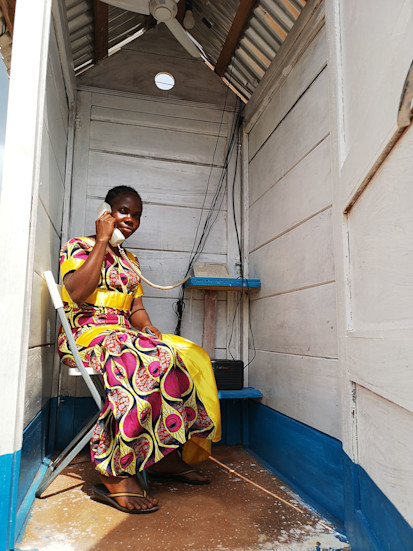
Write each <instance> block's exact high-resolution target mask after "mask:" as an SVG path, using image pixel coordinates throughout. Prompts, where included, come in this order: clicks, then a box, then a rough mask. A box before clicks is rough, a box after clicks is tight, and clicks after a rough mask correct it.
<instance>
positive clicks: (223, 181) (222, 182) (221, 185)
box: [174, 90, 241, 335]
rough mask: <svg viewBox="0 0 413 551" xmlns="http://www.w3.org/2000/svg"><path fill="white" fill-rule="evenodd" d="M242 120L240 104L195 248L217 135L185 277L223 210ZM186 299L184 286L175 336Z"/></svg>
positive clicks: (178, 301) (179, 300) (178, 303)
mask: <svg viewBox="0 0 413 551" xmlns="http://www.w3.org/2000/svg"><path fill="white" fill-rule="evenodd" d="M227 95H228V90H227V94H226V99H225V105H224V109H223V112H222V117H221V123H220V127H219V128H221V125H222V120H223V116H224V113H225V107H226V101H227ZM238 101H239V100H238ZM240 120H241V110H240V106H239V103H238V109H237V111H236V114H235V115H234V117H233V120H232V127H231V132H230V138H229V142H228V147H227V151H226V155H225V160H224V164H223V167H222V171H221V175H220V178H219V181H218V185H217V188H216V190H215V193H214V196H213V198H212V201H211V204H210V206H209V209H208V213H207V216H206V218H205V222H204V225H203V228H202V231H201V235H200V237H199V238H198V243H197V244H196V246H195V243H196V239H197V237H198V233H199V228H200V226H201V220H202V217H203V212H204V206H205V202H206V197H207V195H208V189H209V183H210V178H211V174H212V169H213V164H214V157H215V154H216V150H217V146H218V141H219V135H220V130H219V132H218V135H217V141H216V144H215V149H214V154H213V160H212V163H211V169H210V173H209V177H208V182H207V187H206V190H205V195H204V200H203V204H202V207H201V213H200V217H199V221H198V226H197V230H196V234H195V239H194V244H193V246H192V250H191V254H190V259H189V263H188V267H187V270H186V273H185V277H186V276H187V275H188V274H189V272H190V270H191V268H192V266H193V263H194V262H195V261H196V259H197V258H198V257H199V255H200V254H201V252H202V250H203V247H204V245H205V242H206V240H207V238H208V236H209V234H210V231H211V229H212V226H213V224H214V223H215V221H216V219H217V217H218V216H219V213H220V208H221V206H222V202H223V200H224V198H225V191H226V189H227V178H226V175H227V171H228V166H229V162H230V160H231V157H232V152H233V148H234V143H235V137H236V135H237V129H238V127H239V124H240ZM220 196H221V200H220V203H219V204H218V205H217V203H218V200H219V198H220ZM184 297H185V287H183V286H182V287H181V290H180V293H179V298H178V300H177V302H176V303H175V304H174V310H175V313H176V315H177V318H178V321H177V325H176V328H175V334H176V335H180V334H181V324H182V316H183V311H184V309H185V303H184Z"/></svg>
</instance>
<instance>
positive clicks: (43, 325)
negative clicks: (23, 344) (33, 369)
mask: <svg viewBox="0 0 413 551" xmlns="http://www.w3.org/2000/svg"><path fill="white" fill-rule="evenodd" d="M55 320H56V311H55V309H54V307H53V304H52V302H51V300H50V296H49V291H48V290H47V286H46V283H45V281H44V279H43V278H42V277H41V276H39V275H37V274H36V273H35V274H34V275H33V294H32V304H31V311H30V337H29V347H30V348H32V347H33V346H42V345H45V344H54V342H55V339H56V332H55Z"/></svg>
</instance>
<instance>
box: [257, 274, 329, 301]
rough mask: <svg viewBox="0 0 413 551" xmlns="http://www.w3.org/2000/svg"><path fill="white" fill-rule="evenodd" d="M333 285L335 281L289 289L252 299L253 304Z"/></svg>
mask: <svg viewBox="0 0 413 551" xmlns="http://www.w3.org/2000/svg"><path fill="white" fill-rule="evenodd" d="M332 283H335V280H334V279H331V280H329V281H321V282H318V283H313V284H312V285H304V286H303V287H296V288H295V289H287V290H286V291H280V292H278V293H271V294H268V295H264V296H259V297H251V302H258V301H259V300H263V299H266V298H272V297H278V296H281V295H288V294H291V293H296V292H299V291H305V290H306V289H314V288H316V287H323V286H324V285H331V284H332Z"/></svg>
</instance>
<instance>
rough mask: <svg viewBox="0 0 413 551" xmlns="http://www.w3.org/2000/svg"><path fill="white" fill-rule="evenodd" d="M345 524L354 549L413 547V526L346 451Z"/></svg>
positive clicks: (384, 550)
mask: <svg viewBox="0 0 413 551" xmlns="http://www.w3.org/2000/svg"><path fill="white" fill-rule="evenodd" d="M343 463H344V475H345V481H346V484H345V504H346V508H345V513H346V515H345V516H346V518H345V526H346V534H347V537H348V538H349V540H350V542H351V544H352V550H353V551H399V550H400V551H407V550H410V549H412V550H413V528H412V527H411V526H410V525H409V524H408V523H407V522H406V521H405V519H404V518H403V517H402V516H401V514H400V513H399V512H398V511H397V509H396V508H395V507H394V505H393V504H392V503H391V501H390V500H389V499H388V498H387V497H386V496H385V495H384V494H383V492H382V491H381V490H380V489H379V488H378V487H377V486H376V484H375V483H374V481H373V480H372V479H371V478H370V477H369V475H368V474H367V473H366V471H365V470H364V469H362V468H361V467H360V466H359V465H356V464H354V463H353V462H352V461H351V459H350V458H349V457H348V456H347V455H346V454H344V453H343Z"/></svg>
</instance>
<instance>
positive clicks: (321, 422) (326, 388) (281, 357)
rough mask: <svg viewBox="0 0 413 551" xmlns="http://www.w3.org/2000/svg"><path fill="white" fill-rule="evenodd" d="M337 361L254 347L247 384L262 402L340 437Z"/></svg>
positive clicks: (335, 436)
mask: <svg viewBox="0 0 413 551" xmlns="http://www.w3.org/2000/svg"><path fill="white" fill-rule="evenodd" d="M337 375H338V362H337V360H329V359H325V358H310V357H306V356H293V355H290V354H277V353H274V352H267V351H262V350H258V351H257V356H256V360H255V361H254V368H252V369H250V371H249V384H250V385H251V386H254V387H256V388H259V389H260V390H261V391H262V393H263V403H264V404H265V405H267V406H269V407H271V408H273V409H275V410H276V411H279V412H281V413H283V414H284V415H287V416H288V417H292V418H293V419H296V420H297V421H300V422H301V423H305V424H306V425H309V426H310V427H314V428H316V429H317V430H320V431H321V432H324V433H326V434H329V435H330V436H333V437H334V438H338V439H340V392H339V382H338V381H339V380H338V376H337Z"/></svg>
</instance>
